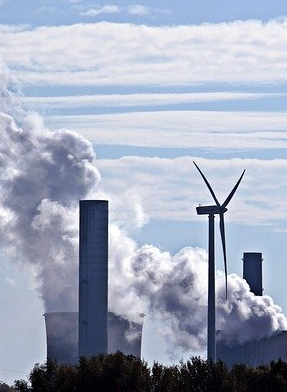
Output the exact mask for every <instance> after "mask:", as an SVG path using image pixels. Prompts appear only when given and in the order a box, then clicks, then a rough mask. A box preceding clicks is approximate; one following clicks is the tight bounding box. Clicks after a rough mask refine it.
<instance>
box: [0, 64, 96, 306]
mask: <svg viewBox="0 0 287 392" xmlns="http://www.w3.org/2000/svg"><path fill="white" fill-rule="evenodd" d="M2 74H3V78H2ZM0 79H1V80H2V82H1V83H2V84H1V88H0V93H1V96H2V97H3V101H4V103H5V105H2V107H1V109H2V113H1V114H0V132H1V145H0V194H1V198H0V225H1V234H0V241H1V246H2V248H3V249H4V250H5V251H6V252H7V253H8V255H9V256H10V258H12V259H16V260H18V261H19V262H21V263H24V264H30V265H31V266H33V267H34V270H35V273H36V275H37V278H38V286H39V290H40V293H41V296H42V298H43V301H44V304H45V309H46V310H47V311H51V310H53V311H56V310H62V309H66V310H74V309H75V306H76V304H77V286H78V284H77V253H78V252H77V238H78V235H77V233H78V228H77V207H78V200H79V199H80V198H84V197H86V195H87V194H88V192H89V191H90V189H91V188H92V187H93V186H94V185H95V184H96V183H97V181H98V179H99V174H98V171H97V170H96V168H95V166H94V165H93V164H92V162H93V160H94V152H93V148H92V146H91V144H90V143H89V142H88V141H87V140H85V139H84V138H82V137H81V136H79V135H77V134H76V133H73V132H69V131H58V132H55V133H52V132H49V131H48V130H46V129H44V127H43V124H42V121H41V119H40V117H38V116H37V115H35V114H27V113H26V114H24V113H22V116H21V117H20V116H18V111H17V113H16V117H15V118H13V117H12V116H11V115H9V114H8V113H9V112H12V108H11V103H12V102H13V103H14V102H15V101H16V98H15V97H14V96H13V94H12V93H11V92H9V90H7V91H6V89H7V87H8V84H9V83H8V80H9V75H8V71H7V70H6V69H5V68H4V70H2V71H0ZM19 124H21V125H19Z"/></svg>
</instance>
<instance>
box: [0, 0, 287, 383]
mask: <svg viewBox="0 0 287 392" xmlns="http://www.w3.org/2000/svg"><path fill="white" fill-rule="evenodd" d="M286 18H287V4H286V2H284V1H272V2H271V1H266V0H264V1H259V0H256V1H246V0H244V1H240V2H239V1H227V0H221V1H217V2H214V1H213V0H209V1H190V0H189V1H180V2H179V3H177V4H175V2H171V1H161V2H160V3H159V4H157V5H156V6H155V5H154V2H151V1H145V2H142V3H137V4H135V3H132V2H129V1H111V2H101V3H93V4H92V3H91V2H88V1H84V0H83V1H81V0H78V1H77V0H74V1H73V0H61V1H60V0H57V1H53V0H39V1H37V2H35V1H29V0H28V1H25V2H23V1H20V0H14V1H12V0H11V1H9V0H6V1H5V0H4V1H1V2H0V24H1V25H0V55H1V56H2V58H3V59H4V61H5V62H6V64H7V65H8V67H9V68H10V69H11V71H12V73H13V75H14V76H15V77H16V78H17V79H18V80H19V83H20V85H21V94H22V97H21V100H22V104H23V106H24V107H26V108H27V109H29V110H35V111H37V112H38V113H40V114H41V115H42V117H43V121H44V124H45V125H46V126H47V127H49V128H51V129H52V130H54V129H58V128H67V129H72V130H75V131H77V132H79V133H80V134H82V135H83V136H85V137H87V138H88V139H89V140H90V141H91V142H93V144H94V149H95V152H96V154H97V156H98V162H97V163H96V165H97V167H98V168H99V170H100V172H101V175H102V181H101V184H100V191H105V192H107V193H109V194H111V195H113V194H115V195H121V194H123V195H124V194H125V192H126V190H127V189H129V190H131V192H132V193H133V194H136V195H137V197H138V198H139V199H140V201H141V204H142V206H143V209H144V211H145V213H146V214H147V216H148V217H149V223H147V224H146V225H145V226H143V227H142V228H141V229H137V230H135V231H134V232H133V233H132V234H131V235H132V236H133V237H134V238H135V239H136V240H137V241H138V242H139V243H140V244H141V243H145V242H148V243H152V244H154V245H157V246H159V247H161V248H162V249H163V250H168V251H170V252H176V251H178V250H179V249H180V248H182V247H183V246H187V245H191V246H200V247H203V248H206V232H207V222H205V221H204V219H199V218H198V217H197V216H196V214H195V206H196V205H197V204H198V203H204V202H210V197H209V194H208V192H207V190H206V189H205V188H204V184H201V183H200V179H199V178H198V175H197V173H196V172H195V170H194V168H193V167H192V163H191V160H190V159H189V158H187V156H191V157H193V158H196V159H197V161H198V162H199V163H200V164H201V167H202V168H203V170H204V172H205V173H206V174H207V176H208V178H209V179H210V181H211V182H212V184H214V186H215V189H216V190H217V193H218V195H219V199H220V200H224V199H225V197H226V195H227V194H228V193H229V191H230V189H231V188H232V186H233V185H234V183H235V182H236V180H237V178H238V177H239V175H240V173H241V172H242V170H243V169H244V168H246V169H247V172H246V176H245V178H244V180H243V182H242V186H241V187H240V189H239V191H238V194H236V196H235V198H234V201H233V202H232V204H230V211H229V213H228V214H227V219H226V223H227V227H226V232H227V243H228V256H229V270H230V272H236V273H238V274H239V275H241V271H242V265H241V257H242V253H243V252H246V251H259V252H263V257H264V260H265V261H264V288H265V293H268V294H270V295H272V297H273V298H274V300H275V301H276V302H277V303H278V304H279V305H280V306H281V307H282V308H283V309H284V311H285V313H287V301H286V298H285V291H284V283H285V273H286V271H287V270H286V268H287V267H286V260H285V259H286V258H285V254H286V232H287V223H286V222H287V203H286V200H285V195H286V188H287V160H286V149H287V133H286V129H287V125H286V124H287V104H286V102H287V100H286V97H287V90H286V86H287V56H286V53H287V51H286V42H287V40H286V38H287V19H286ZM119 178H120V179H121V181H118V179H119ZM217 250H218V251H217V260H218V267H219V268H222V264H221V262H222V255H221V249H220V246H219V244H218V246H217ZM1 275H2V278H1V279H2V280H1V288H0V291H1V295H2V298H4V299H5V300H3V301H2V305H3V312H2V316H1V320H2V322H3V323H4V322H5V321H4V320H8V319H9V320H11V303H13V308H14V309H15V316H14V318H13V321H11V322H12V323H15V324H17V323H18V321H17V317H18V318H19V317H21V325H22V324H23V331H24V330H25V331H33V333H32V332H31V333H32V335H34V336H37V337H41V338H42V343H41V344H39V343H38V342H35V341H36V338H35V339H34V341H33V342H32V340H33V339H32V337H31V336H28V337H23V336H20V335H19V338H17V339H15V337H14V336H12V333H9V329H10V328H9V327H8V326H7V325H8V324H6V327H4V331H5V333H4V334H2V338H1V339H2V340H1V345H2V349H1V351H2V352H4V353H5V354H4V355H3V356H2V360H1V361H0V378H2V379H5V380H13V379H14V378H19V377H24V375H25V374H23V373H13V372H14V371H19V372H24V373H25V372H27V371H28V370H29V369H30V368H31V366H32V365H33V364H34V363H35V362H37V361H40V362H41V361H43V359H44V356H45V342H44V341H43V340H44V338H45V337H44V325H43V321H42V320H41V317H42V316H41V313H42V312H43V307H42V303H41V301H40V300H39V299H38V297H37V294H36V293H35V291H34V290H33V287H32V289H31V288H27V287H28V286H29V287H30V285H29V284H28V281H29V278H28V277H26V276H25V273H24V272H23V271H21V270H20V271H19V270H18V271H15V270H14V269H13V268H12V267H11V266H10V264H9V262H8V261H7V260H6V259H5V257H4V256H3V266H2V274H1ZM5 279H6V280H5ZM15 282H16V283H15ZM19 296H20V300H19ZM8 304H9V305H8ZM25 308H26V309H27V313H28V316H29V317H27V314H25V313H24V312H23V309H25ZM40 323H42V324H41V325H40ZM39 325H40V326H39ZM150 328H151V329H152V328H153V327H150ZM1 330H2V327H1ZM25 333H26V332H25ZM39 340H41V339H39ZM27 342H29V346H30V347H31V348H30V347H29V348H28V347H27V346H25V344H26V343H27ZM30 343H31V344H30ZM150 345H152V344H151V343H150V342H148V343H147V346H149V347H150ZM10 347H13V350H11V355H10V354H9V355H10V357H9V358H7V354H6V353H7V351H8V350H9V348H10ZM17 347H21V350H20V351H21V353H17ZM27 352H29V355H27ZM12 354H13V355H12ZM17 354H18V355H17ZM147 355H148V356H149V358H152V355H153V354H152V352H148V353H147ZM16 356H17V357H18V359H17V362H15V357H16ZM3 358H5V360H4V359H3ZM162 358H165V356H164V354H162ZM159 359H161V358H159ZM5 369H6V370H5ZM4 370H5V371H4ZM1 372H2V373H1ZM1 374H2V375H1Z"/></svg>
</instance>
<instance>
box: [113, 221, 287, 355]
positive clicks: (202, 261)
mask: <svg viewBox="0 0 287 392" xmlns="http://www.w3.org/2000/svg"><path fill="white" fill-rule="evenodd" d="M110 246H111V256H112V259H111V262H110V276H109V279H110V285H111V286H110V287H111V288H112V290H111V291H110V298H109V300H110V306H111V309H112V310H113V311H115V312H119V313H120V314H122V315H124V316H126V317H130V318H133V317H134V315H136V314H137V312H138V309H139V308H140V309H141V310H142V311H143V312H146V313H147V314H150V315H152V316H153V317H154V318H155V319H156V320H159V321H161V322H162V324H164V325H165V328H164V329H163V330H162V334H163V335H164V336H165V338H166V340H167V341H168V342H169V345H172V346H173V347H174V348H178V347H181V348H182V349H183V350H184V351H188V350H200V349H202V348H204V347H205V345H206V325H207V276H208V263H207V254H206V251H205V250H203V249H200V248H190V247H187V248H184V249H182V250H180V251H179V252H178V253H177V254H175V255H174V256H172V255H170V254H169V253H168V252H162V251H161V250H159V249H158V248H156V247H154V246H151V245H144V246H142V247H141V248H138V247H137V245H136V243H135V242H134V241H133V240H131V239H130V238H128V237H126V236H125V235H124V234H123V233H122V232H121V231H120V230H119V229H118V228H117V227H115V226H113V227H112V228H111V244H110ZM286 328H287V320H286V318H285V316H284V315H283V313H282V310H281V308H280V307H279V306H277V305H275V304H274V302H273V300H272V298H271V297H269V296H266V295H265V296H262V297H257V296H255V295H254V294H253V293H251V292H250V288H249V286H248V284H247V283H246V281H245V280H243V279H242V278H240V277H239V276H237V275H236V274H231V275H229V277H228V300H227V301H226V300H225V278H224V273H223V272H221V271H218V272H217V329H218V330H220V331H221V333H220V338H221V339H223V340H225V341H227V342H234V341H236V342H240V343H243V342H245V341H249V340H252V339H254V338H256V339H259V338H261V337H264V336H270V335H271V334H273V333H274V332H276V331H278V330H283V329H286Z"/></svg>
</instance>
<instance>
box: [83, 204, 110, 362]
mask: <svg viewBox="0 0 287 392" xmlns="http://www.w3.org/2000/svg"><path fill="white" fill-rule="evenodd" d="M107 317H108V201H106V200H81V201H80V253H79V356H80V357H81V356H84V357H91V356H96V355H99V354H106V353H107V351H108V334H107Z"/></svg>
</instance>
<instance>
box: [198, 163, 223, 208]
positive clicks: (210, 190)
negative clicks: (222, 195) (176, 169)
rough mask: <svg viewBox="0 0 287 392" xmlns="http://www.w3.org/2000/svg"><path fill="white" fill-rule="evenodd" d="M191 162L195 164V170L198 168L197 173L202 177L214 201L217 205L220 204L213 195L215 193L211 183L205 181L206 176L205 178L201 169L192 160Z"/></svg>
mask: <svg viewBox="0 0 287 392" xmlns="http://www.w3.org/2000/svg"><path fill="white" fill-rule="evenodd" d="M193 163H194V164H195V166H196V168H197V170H198V171H199V173H200V174H201V177H202V178H203V180H204V182H205V183H206V185H207V188H208V189H209V192H210V193H211V195H212V197H213V199H214V201H215V203H216V204H217V205H218V206H220V203H219V201H218V200H217V198H216V196H215V193H214V192H213V189H212V188H211V185H210V184H209V182H208V181H207V178H206V177H205V175H204V174H203V173H202V171H201V170H200V168H199V167H198V166H197V164H196V163H195V162H194V161H193Z"/></svg>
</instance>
